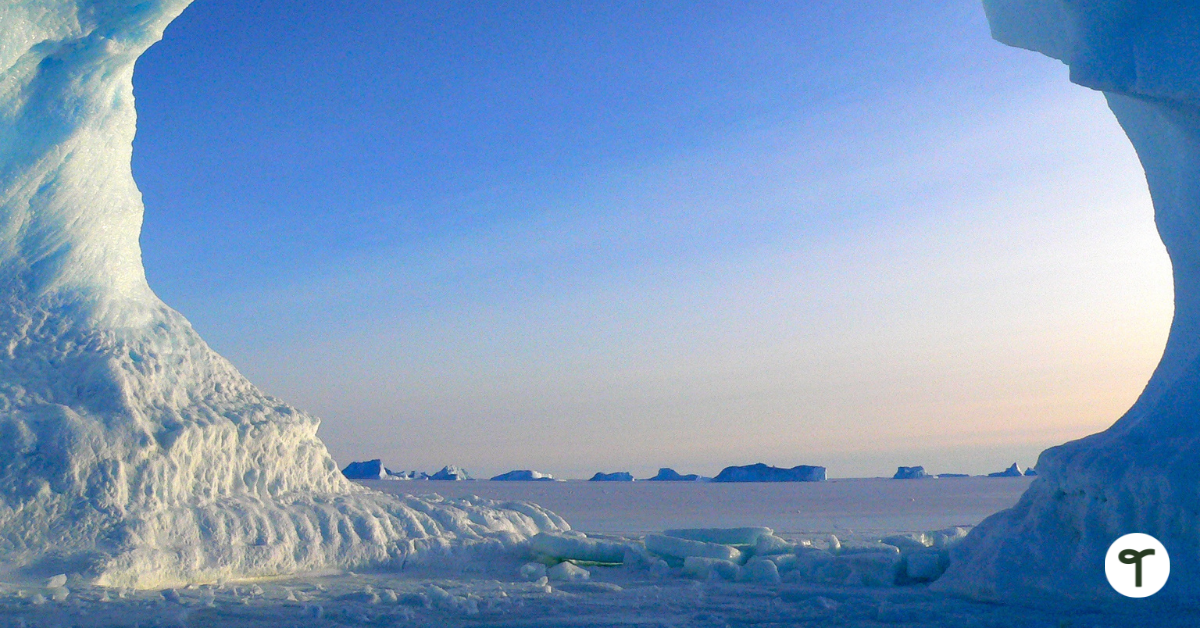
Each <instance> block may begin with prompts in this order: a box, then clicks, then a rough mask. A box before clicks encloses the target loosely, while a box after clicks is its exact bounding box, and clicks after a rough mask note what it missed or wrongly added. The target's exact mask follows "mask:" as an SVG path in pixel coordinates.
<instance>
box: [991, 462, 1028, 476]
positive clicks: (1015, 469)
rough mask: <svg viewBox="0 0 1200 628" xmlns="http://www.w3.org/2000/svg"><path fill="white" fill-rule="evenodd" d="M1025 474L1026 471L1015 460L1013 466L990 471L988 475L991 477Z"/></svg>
mask: <svg viewBox="0 0 1200 628" xmlns="http://www.w3.org/2000/svg"><path fill="white" fill-rule="evenodd" d="M1023 475H1025V471H1024V470H1023V469H1021V467H1020V465H1018V464H1017V463H1015V462H1014V463H1013V464H1012V466H1011V467H1009V468H1007V469H1005V470H1003V471H997V472H995V473H989V474H988V477H989V478H1019V477H1021V476H1023Z"/></svg>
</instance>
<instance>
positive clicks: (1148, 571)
mask: <svg viewBox="0 0 1200 628" xmlns="http://www.w3.org/2000/svg"><path fill="white" fill-rule="evenodd" d="M1104 575H1106V576H1108V583H1109V584H1111V585H1112V588H1113V589H1116V591H1117V593H1120V594H1121V595H1124V596H1125V597H1149V596H1151V595H1154V594H1155V593H1158V590H1159V589H1161V588H1163V585H1164V584H1166V583H1167V578H1168V577H1169V576H1170V575H1171V559H1170V557H1168V556H1167V548H1165V547H1163V544H1162V543H1159V542H1158V539H1156V538H1154V537H1152V536H1150V535H1149V534H1138V533H1134V534H1126V535H1125V536H1123V537H1121V538H1119V539H1117V540H1116V541H1114V542H1113V544H1112V545H1110V546H1109V548H1108V554H1107V555H1105V556H1104Z"/></svg>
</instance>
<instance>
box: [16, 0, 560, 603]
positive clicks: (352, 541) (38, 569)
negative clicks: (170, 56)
mask: <svg viewBox="0 0 1200 628" xmlns="http://www.w3.org/2000/svg"><path fill="white" fill-rule="evenodd" d="M189 3H190V0H154V1H152V2H147V1H144V0H8V1H7V2H5V3H4V5H3V7H2V8H0V86H2V87H0V111H2V112H3V113H2V115H0V231H2V232H3V233H4V234H5V236H4V238H3V239H2V244H0V346H3V347H4V351H3V352H0V563H4V564H3V565H0V566H2V567H4V568H5V569H12V568H17V569H22V570H24V571H25V572H27V573H30V574H32V575H34V576H38V575H40V576H41V577H45V576H47V575H51V574H56V573H59V572H62V571H66V572H67V573H68V574H69V575H70V574H79V575H80V576H81V577H83V578H84V579H85V581H90V582H94V583H99V584H104V585H109V586H132V587H143V588H146V587H165V586H169V585H174V584H184V583H193V582H213V581H218V580H221V579H226V578H234V577H251V576H271V575H277V574H281V573H290V572H297V571H313V570H319V569H325V568H329V567H353V566H357V565H372V564H375V565H378V564H389V563H395V564H419V563H421V562H422V561H423V560H426V559H429V558H432V557H434V556H437V555H441V554H444V553H451V552H455V553H463V552H469V551H474V550H473V549H472V548H475V549H478V550H480V551H488V552H495V551H500V550H503V549H505V548H515V547H517V546H518V545H519V544H520V543H521V542H522V541H523V540H524V538H525V537H527V536H531V535H533V534H536V533H538V532H543V531H557V530H565V529H567V526H566V524H565V523H564V522H562V520H561V519H559V518H558V517H556V516H554V515H552V514H551V513H548V512H546V511H544V510H543V509H540V508H537V507H534V506H529V505H520V504H507V505H500V504H499V503H495V502H489V501H486V500H473V499H457V500H435V499H424V498H418V497H394V496H389V495H384V494H379V493H375V492H372V491H368V490H367V489H364V488H362V487H360V486H357V485H355V484H353V483H352V482H350V481H349V480H347V479H346V478H345V477H344V476H343V475H342V473H341V472H340V471H339V470H338V467H337V465H336V464H335V463H334V461H333V459H332V458H331V457H330V455H329V453H328V451H327V450H326V448H325V445H324V444H323V443H322V442H321V440H320V439H319V438H317V426H318V420H317V419H316V418H315V417H313V416H311V415H309V414H306V413H304V412H301V411H299V410H296V409H294V408H292V407H290V406H288V405H287V404H285V403H283V402H282V401H280V400H278V399H275V398H273V397H270V396H268V395H266V394H264V393H262V392H261V391H259V390H258V389H257V388H255V387H254V386H253V385H252V384H251V383H250V382H249V381H247V380H246V379H245V378H244V377H242V375H241V374H240V373H238V371H237V370H236V369H235V368H234V367H233V365H232V364H230V363H229V362H228V361H227V360H225V359H224V358H222V357H221V356H219V355H217V354H216V353H215V352H214V351H213V350H212V349H211V348H209V346H208V345H207V344H205V342H204V341H203V340H202V339H201V338H200V337H199V335H198V334H197V333H196V331H195V330H194V329H193V328H192V326H191V325H190V324H189V323H188V322H187V320H185V319H184V318H183V316H181V315H180V314H179V313H177V312H175V311H174V310H172V309H171V308H169V307H167V306H166V305H165V304H163V302H162V301H160V300H159V299H158V297H157V296H155V294H154V293H153V292H152V291H151V289H150V287H149V285H148V284H147V283H146V276H145V272H144V270H143V268H142V260H141V249H140V247H139V244H138V236H139V232H140V229H141V222H142V212H143V207H142V200H141V194H140V193H139V191H138V189H137V186H136V184H135V183H134V180H133V176H132V172H131V170H130V159H131V155H132V142H133V137H134V132H135V127H136V114H135V111H134V98H133V82H132V75H133V69H134V65H135V62H136V61H137V59H138V57H139V56H140V55H141V54H142V53H143V52H144V51H145V50H146V49H147V48H148V47H149V46H151V45H152V44H153V43H154V42H156V41H158V40H159V38H160V37H161V36H162V33H163V29H164V28H165V27H166V25H167V24H168V23H169V22H170V21H171V20H173V19H174V18H175V17H176V16H178V15H179V14H180V12H182V11H183V10H184V8H185V7H187V5H188V4H189Z"/></svg>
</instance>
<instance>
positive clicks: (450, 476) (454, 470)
mask: <svg viewBox="0 0 1200 628" xmlns="http://www.w3.org/2000/svg"><path fill="white" fill-rule="evenodd" d="M429 479H431V480H450V481H461V480H470V479H472V478H471V474H470V473H467V470H466V469H463V468H462V467H456V466H454V465H448V466H445V467H442V470H441V471H438V472H437V473H434V474H433V475H431V476H429Z"/></svg>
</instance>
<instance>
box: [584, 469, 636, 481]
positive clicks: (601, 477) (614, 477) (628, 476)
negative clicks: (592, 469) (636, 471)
mask: <svg viewBox="0 0 1200 628" xmlns="http://www.w3.org/2000/svg"><path fill="white" fill-rule="evenodd" d="M632 481H633V474H632V473H629V472H628V471H617V472H615V473H600V472H597V473H596V475H593V476H592V477H591V479H590V480H588V482H632Z"/></svg>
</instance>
